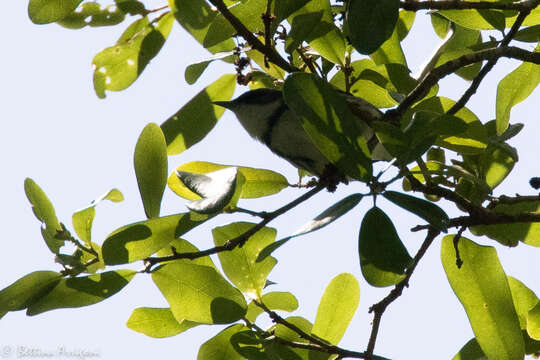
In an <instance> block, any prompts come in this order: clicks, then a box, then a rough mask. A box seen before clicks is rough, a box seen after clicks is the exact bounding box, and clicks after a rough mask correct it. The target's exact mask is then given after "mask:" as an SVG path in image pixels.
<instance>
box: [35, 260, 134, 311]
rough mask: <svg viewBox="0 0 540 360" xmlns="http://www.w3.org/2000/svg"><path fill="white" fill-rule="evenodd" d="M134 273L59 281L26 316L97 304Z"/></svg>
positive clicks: (118, 273) (122, 272)
mask: <svg viewBox="0 0 540 360" xmlns="http://www.w3.org/2000/svg"><path fill="white" fill-rule="evenodd" d="M136 273H137V272H136V271H133V270H117V271H108V272H105V273H101V274H95V275H89V276H83V277H74V278H67V279H61V280H60V282H58V283H57V284H56V286H55V287H54V288H53V289H52V290H50V291H49V292H48V293H47V294H46V295H45V296H43V297H40V298H39V299H37V300H36V301H34V302H32V303H31V304H30V305H29V306H28V310H27V312H26V314H27V315H37V314H40V313H42V312H45V311H49V310H54V309H60V308H74V307H81V306H87V305H92V304H95V303H98V302H100V301H103V300H105V299H106V298H108V297H110V296H112V295H114V294H116V293H117V292H119V291H120V290H122V288H123V287H124V286H126V285H127V284H128V283H129V282H130V281H131V279H133V277H134V276H135V274H136Z"/></svg>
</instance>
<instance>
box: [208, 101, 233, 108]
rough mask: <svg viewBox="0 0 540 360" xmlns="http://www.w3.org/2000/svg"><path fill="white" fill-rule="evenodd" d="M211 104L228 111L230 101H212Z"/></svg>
mask: <svg viewBox="0 0 540 360" xmlns="http://www.w3.org/2000/svg"><path fill="white" fill-rule="evenodd" d="M212 104H214V105H217V106H222V107H224V108H226V109H230V107H231V102H230V101H213V102H212Z"/></svg>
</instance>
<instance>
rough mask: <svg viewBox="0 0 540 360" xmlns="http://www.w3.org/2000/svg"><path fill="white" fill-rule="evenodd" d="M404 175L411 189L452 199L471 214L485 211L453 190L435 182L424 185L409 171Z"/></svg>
mask: <svg viewBox="0 0 540 360" xmlns="http://www.w3.org/2000/svg"><path fill="white" fill-rule="evenodd" d="M405 176H406V178H407V179H408V180H409V182H410V183H411V188H412V190H413V191H420V192H423V193H424V194H429V195H436V196H438V197H441V198H444V199H446V200H448V201H452V202H453V203H454V204H456V205H459V206H461V207H462V208H463V209H465V210H467V212H468V213H469V214H471V215H479V214H483V213H484V212H485V210H484V208H482V207H481V206H476V205H474V204H472V203H471V202H469V201H468V200H467V199H465V198H464V197H462V196H461V195H459V194H458V193H456V192H455V191H453V190H450V189H447V188H444V187H441V186H438V185H436V184H431V185H424V184H422V183H421V182H420V181H419V180H418V179H417V178H415V177H414V176H413V175H412V174H410V173H406V175H405Z"/></svg>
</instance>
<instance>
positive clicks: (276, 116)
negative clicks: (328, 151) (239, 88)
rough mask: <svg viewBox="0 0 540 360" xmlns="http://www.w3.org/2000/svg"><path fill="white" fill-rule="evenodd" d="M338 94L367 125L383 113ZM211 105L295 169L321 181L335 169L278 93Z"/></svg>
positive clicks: (260, 92) (370, 134) (252, 93)
mask: <svg viewBox="0 0 540 360" xmlns="http://www.w3.org/2000/svg"><path fill="white" fill-rule="evenodd" d="M339 93H340V94H342V95H343V96H344V97H345V99H346V101H347V104H348V105H349V108H350V109H351V111H352V112H353V113H354V114H355V115H356V116H357V117H359V118H364V119H363V120H368V122H369V121H372V120H378V119H380V118H381V117H382V112H380V111H379V109H377V108H376V107H374V106H373V105H371V104H370V103H369V102H367V101H365V100H363V99H361V98H358V97H355V96H353V95H350V94H347V93H344V92H339ZM213 103H214V104H215V105H218V106H222V107H224V108H226V109H228V110H231V111H232V112H233V113H234V114H235V115H236V117H237V118H238V121H239V122H240V124H241V125H242V127H243V128H244V129H245V130H246V131H247V132H248V134H249V135H250V136H251V137H253V138H254V139H256V140H257V141H259V142H261V143H263V144H264V145H266V146H267V147H268V148H269V149H270V150H271V151H272V152H273V153H275V154H276V155H278V156H280V157H281V158H283V159H285V160H287V161H288V162H289V163H290V164H292V165H293V166H295V167H296V168H299V169H303V170H305V171H307V172H309V173H311V174H312V175H315V176H317V177H319V178H321V177H322V176H323V174H325V172H327V171H328V169H329V168H333V167H334V166H333V164H331V163H330V161H328V159H327V158H326V157H325V156H324V155H323V154H322V153H321V151H320V150H319V149H318V148H317V147H316V146H315V145H314V144H313V142H312V141H311V139H310V138H309V136H308V134H307V133H306V131H305V130H304V128H303V127H302V121H301V119H300V118H299V117H298V116H297V115H296V114H295V113H294V112H293V111H292V110H291V109H289V107H288V106H287V104H286V103H285V101H284V99H283V94H282V92H281V91H280V90H274V89H268V88H259V89H255V90H251V91H247V92H245V93H243V94H242V95H240V96H239V97H237V98H236V99H233V100H231V101H214V102H213ZM359 125H360V126H361V129H363V131H364V133H363V135H364V137H365V138H366V139H367V140H368V145H369V143H370V141H371V142H373V140H374V139H375V141H376V137H375V135H374V133H373V131H372V130H371V129H370V128H369V127H368V126H367V125H366V124H365V122H364V121H361V120H360V121H359ZM375 145H376V144H375ZM379 152H380V151H379ZM385 155H386V154H385Z"/></svg>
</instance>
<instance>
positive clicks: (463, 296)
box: [441, 235, 525, 360]
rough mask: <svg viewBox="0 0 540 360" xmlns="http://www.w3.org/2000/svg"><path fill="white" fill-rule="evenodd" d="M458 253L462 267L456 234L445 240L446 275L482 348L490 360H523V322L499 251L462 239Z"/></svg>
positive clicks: (444, 265)
mask: <svg viewBox="0 0 540 360" xmlns="http://www.w3.org/2000/svg"><path fill="white" fill-rule="evenodd" d="M458 250H459V255H460V258H461V260H462V261H463V264H462V266H461V268H458V267H457V265H456V250H455V248H454V235H448V236H445V237H444V238H443V240H442V248H441V258H442V264H443V267H444V270H445V272H446V276H447V277H448V281H449V282H450V285H451V286H452V289H453V290H454V293H455V294H456V296H457V297H458V299H459V301H460V302H461V304H462V305H463V307H464V308H465V312H466V313H467V316H468V318H469V321H470V324H471V327H472V329H473V332H474V334H475V335H476V339H477V340H478V343H479V344H480V347H481V348H482V350H483V352H484V353H485V354H486V356H487V357H488V358H490V359H500V360H522V359H523V357H524V355H525V349H524V342H523V337H522V335H521V329H520V326H519V320H518V316H517V314H516V310H515V308H514V303H513V301H512V295H511V293H510V287H509V285H508V281H507V278H506V274H505V273H504V270H503V268H502V266H501V264H500V262H499V258H498V257H497V253H496V251H495V249H494V248H493V247H489V246H481V245H477V244H476V243H474V242H472V241H471V240H469V239H466V238H464V237H461V238H460V240H459V243H458Z"/></svg>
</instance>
